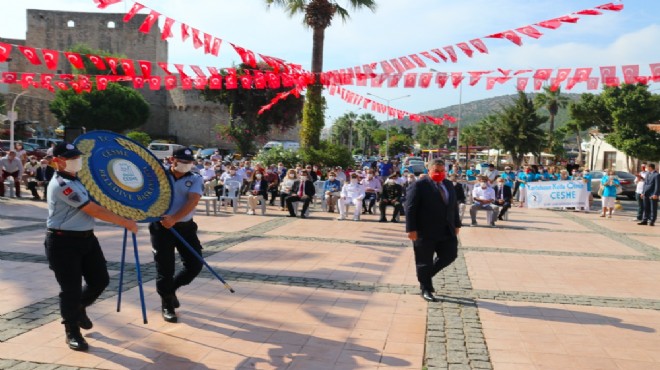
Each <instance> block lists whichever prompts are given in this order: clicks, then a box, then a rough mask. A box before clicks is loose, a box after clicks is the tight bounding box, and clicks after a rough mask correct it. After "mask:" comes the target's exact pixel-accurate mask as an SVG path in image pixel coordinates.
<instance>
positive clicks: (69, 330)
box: [64, 323, 89, 351]
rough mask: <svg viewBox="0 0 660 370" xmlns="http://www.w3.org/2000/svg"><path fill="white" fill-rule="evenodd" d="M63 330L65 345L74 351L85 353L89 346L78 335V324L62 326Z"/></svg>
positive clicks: (80, 335)
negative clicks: (64, 332)
mask: <svg viewBox="0 0 660 370" xmlns="http://www.w3.org/2000/svg"><path fill="white" fill-rule="evenodd" d="M64 330H65V331H66V344H68V345H69V348H71V349H72V350H74V351H87V350H88V349H89V345H88V344H87V341H85V338H83V336H82V334H80V327H78V324H77V323H76V324H64Z"/></svg>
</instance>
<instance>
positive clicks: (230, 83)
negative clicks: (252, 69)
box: [225, 73, 293, 90]
mask: <svg viewBox="0 0 660 370" xmlns="http://www.w3.org/2000/svg"><path fill="white" fill-rule="evenodd" d="M291 86H293V81H291ZM236 88H238V80H237V79H236V75H235V74H233V73H230V74H228V75H226V76H225V89H229V90H231V89H236Z"/></svg>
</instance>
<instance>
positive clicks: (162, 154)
mask: <svg viewBox="0 0 660 370" xmlns="http://www.w3.org/2000/svg"><path fill="white" fill-rule="evenodd" d="M181 148H184V146H183V145H179V144H170V143H151V144H149V148H148V149H149V151H150V152H152V153H153V154H154V155H155V156H156V158H158V159H164V158H167V157H171V156H172V155H173V154H174V151H175V150H177V149H181Z"/></svg>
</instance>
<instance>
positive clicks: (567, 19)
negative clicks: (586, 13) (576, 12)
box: [556, 15, 580, 23]
mask: <svg viewBox="0 0 660 370" xmlns="http://www.w3.org/2000/svg"><path fill="white" fill-rule="evenodd" d="M556 19H557V20H558V21H560V22H564V23H577V21H579V20H580V18H578V17H571V16H570V15H565V16H563V17H559V18H556Z"/></svg>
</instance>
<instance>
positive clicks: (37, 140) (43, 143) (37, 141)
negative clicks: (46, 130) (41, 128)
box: [25, 137, 62, 149]
mask: <svg viewBox="0 0 660 370" xmlns="http://www.w3.org/2000/svg"><path fill="white" fill-rule="evenodd" d="M61 142H62V139H55V138H45V137H31V138H29V139H26V140H25V143H27V144H34V145H36V146H37V147H38V148H40V149H48V148H50V143H55V145H57V144H59V143H61Z"/></svg>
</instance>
